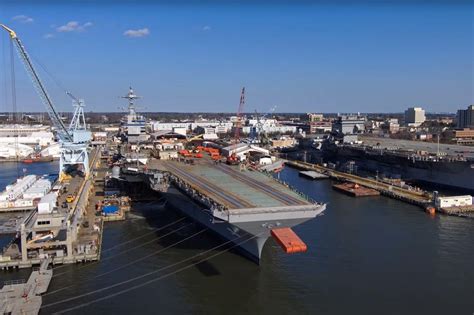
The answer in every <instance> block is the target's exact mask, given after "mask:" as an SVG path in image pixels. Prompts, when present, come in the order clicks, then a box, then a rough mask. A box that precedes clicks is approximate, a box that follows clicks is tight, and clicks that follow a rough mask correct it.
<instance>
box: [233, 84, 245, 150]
mask: <svg viewBox="0 0 474 315" xmlns="http://www.w3.org/2000/svg"><path fill="white" fill-rule="evenodd" d="M244 105H245V87H243V88H242V91H241V92H240V103H239V108H238V109H237V120H236V122H235V131H234V141H235V143H239V142H240V129H241V128H242V113H243V111H244Z"/></svg>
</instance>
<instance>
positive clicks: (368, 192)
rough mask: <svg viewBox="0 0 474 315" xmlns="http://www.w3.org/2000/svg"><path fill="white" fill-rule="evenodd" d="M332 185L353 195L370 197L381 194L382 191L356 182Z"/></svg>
mask: <svg viewBox="0 0 474 315" xmlns="http://www.w3.org/2000/svg"><path fill="white" fill-rule="evenodd" d="M332 187H333V188H334V189H336V190H339V191H341V192H343V193H345V194H348V195H349V196H353V197H368V196H379V195H380V192H379V191H377V190H375V189H372V188H367V187H364V186H360V185H359V184H354V183H342V184H334V185H332Z"/></svg>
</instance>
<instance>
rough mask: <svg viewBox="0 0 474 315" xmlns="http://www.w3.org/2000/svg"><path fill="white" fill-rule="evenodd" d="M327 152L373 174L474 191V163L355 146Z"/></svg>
mask: <svg viewBox="0 0 474 315" xmlns="http://www.w3.org/2000/svg"><path fill="white" fill-rule="evenodd" d="M325 153H326V158H328V159H332V160H333V159H337V160H339V161H343V162H347V161H349V160H354V161H356V163H357V164H358V165H359V166H361V167H362V168H365V169H367V170H369V171H372V172H375V171H378V172H384V173H387V174H388V175H392V176H394V175H395V176H401V177H402V178H403V179H405V180H412V181H419V182H425V183H429V184H434V185H440V186H444V187H450V188H460V189H463V190H467V191H471V192H472V191H474V181H473V180H472V179H473V178H474V163H473V162H468V161H441V162H434V161H423V160H413V159H410V158H408V157H402V156H397V155H391V154H385V153H377V152H373V151H364V150H362V149H357V148H351V147H337V148H333V149H332V150H331V151H326V152H325Z"/></svg>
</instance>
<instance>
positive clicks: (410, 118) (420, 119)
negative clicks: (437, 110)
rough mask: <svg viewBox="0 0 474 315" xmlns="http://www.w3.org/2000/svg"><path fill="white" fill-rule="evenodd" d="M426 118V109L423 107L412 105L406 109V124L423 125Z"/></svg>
mask: <svg viewBox="0 0 474 315" xmlns="http://www.w3.org/2000/svg"><path fill="white" fill-rule="evenodd" d="M425 120H426V117H425V110H424V109H423V108H421V107H410V108H408V109H407V110H406V111H405V124H407V125H421V124H422V123H424V122H425Z"/></svg>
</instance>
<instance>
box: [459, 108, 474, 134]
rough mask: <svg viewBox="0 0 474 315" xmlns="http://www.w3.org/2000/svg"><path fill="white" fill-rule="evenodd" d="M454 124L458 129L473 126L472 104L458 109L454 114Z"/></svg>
mask: <svg viewBox="0 0 474 315" xmlns="http://www.w3.org/2000/svg"><path fill="white" fill-rule="evenodd" d="M456 122H457V123H456V126H457V127H458V128H459V129H464V128H474V105H470V106H469V107H468V108H467V109H460V110H458V113H457V115H456Z"/></svg>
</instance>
